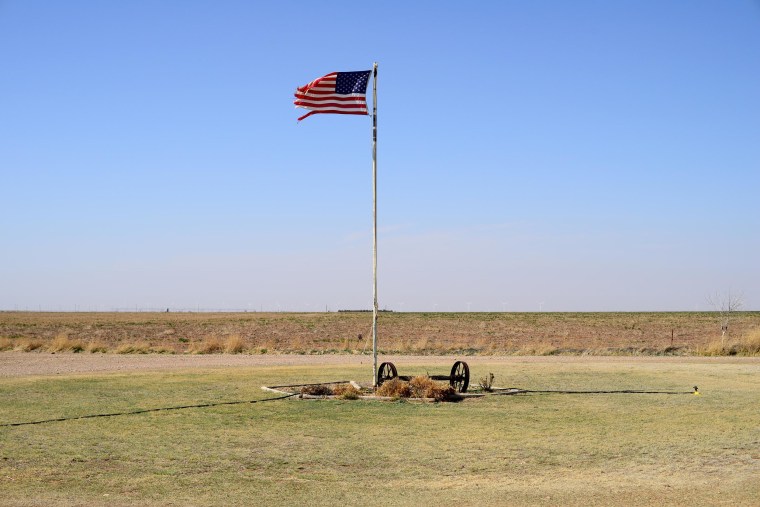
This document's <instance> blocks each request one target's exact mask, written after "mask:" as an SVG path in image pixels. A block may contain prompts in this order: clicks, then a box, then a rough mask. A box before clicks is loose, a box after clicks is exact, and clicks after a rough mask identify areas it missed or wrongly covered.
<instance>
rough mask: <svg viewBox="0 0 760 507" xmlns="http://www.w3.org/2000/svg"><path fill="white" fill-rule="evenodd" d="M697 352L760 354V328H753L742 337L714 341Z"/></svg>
mask: <svg viewBox="0 0 760 507" xmlns="http://www.w3.org/2000/svg"><path fill="white" fill-rule="evenodd" d="M697 354H699V355H702V356H757V355H760V329H753V330H751V331H749V332H748V333H747V334H745V335H744V336H743V337H742V338H741V339H739V340H737V341H734V342H731V343H723V341H719V340H716V341H713V342H710V343H709V344H707V345H706V346H705V347H700V348H698V349H697Z"/></svg>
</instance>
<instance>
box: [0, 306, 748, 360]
mask: <svg viewBox="0 0 760 507" xmlns="http://www.w3.org/2000/svg"><path fill="white" fill-rule="evenodd" d="M371 327H372V316H371V314H370V313H366V312H365V313H361V312H339V313H336V312H333V313H255V312H249V313H174V312H172V313H80V312H70V313H45V312H41V313H38V312H0V350H24V351H30V350H45V351H47V352H58V351H64V350H70V349H72V348H79V349H83V350H86V351H94V352H106V351H107V352H126V353H134V352H145V353H167V352H169V353H174V354H186V353H200V354H203V353H213V352H220V351H222V350H227V349H228V348H233V345H234V346H235V347H236V348H237V349H238V350H237V351H238V352H246V353H251V354H266V355H269V354H309V355H320V354H334V353H345V354H349V355H358V354H359V353H366V352H368V351H371V350H372V340H371V336H372V329H371ZM378 327H379V334H380V336H381V337H382V339H381V340H380V343H379V346H380V352H381V353H385V354H388V355H392V354H410V355H411V354H420V355H438V354H449V355H451V354H463V355H479V354H488V355H496V356H499V355H518V356H524V355H550V354H575V355H580V354H584V353H589V354H594V355H693V354H698V353H699V350H700V349H702V348H706V347H709V346H710V344H712V343H714V342H716V341H717V342H718V343H720V342H721V335H720V329H721V328H720V323H719V320H718V318H717V315H716V314H714V313H699V312H692V313H689V312H680V313H678V312H676V313H667V312H660V313H619V312H618V313H614V312H613V313H548V312H535V313H474V312H473V313H395V312H390V313H382V314H381V315H380V318H379V324H378ZM758 332H760V312H741V313H739V314H737V316H736V317H733V318H732V320H731V337H732V338H733V339H742V338H743V337H744V336H745V335H746V334H747V333H758ZM127 349H135V350H131V351H130V350H127ZM155 360H156V361H161V359H155ZM183 360H186V359H183Z"/></svg>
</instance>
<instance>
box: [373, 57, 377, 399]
mask: <svg viewBox="0 0 760 507" xmlns="http://www.w3.org/2000/svg"><path fill="white" fill-rule="evenodd" d="M372 75H373V80H372V296H373V297H372V299H373V304H372V356H373V361H372V386H373V387H377V62H375V63H374V65H373V66H372Z"/></svg>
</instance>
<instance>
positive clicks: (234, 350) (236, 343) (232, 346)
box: [224, 334, 245, 354]
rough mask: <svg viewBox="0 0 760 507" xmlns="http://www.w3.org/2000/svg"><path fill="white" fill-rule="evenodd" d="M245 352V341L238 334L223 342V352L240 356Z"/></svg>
mask: <svg viewBox="0 0 760 507" xmlns="http://www.w3.org/2000/svg"><path fill="white" fill-rule="evenodd" d="M243 350H245V340H244V339H243V337H242V336H240V335H239V334H231V335H229V336H228V337H227V340H226V341H225V342H224V351H225V352H226V353H228V354H240V353H241V352H243Z"/></svg>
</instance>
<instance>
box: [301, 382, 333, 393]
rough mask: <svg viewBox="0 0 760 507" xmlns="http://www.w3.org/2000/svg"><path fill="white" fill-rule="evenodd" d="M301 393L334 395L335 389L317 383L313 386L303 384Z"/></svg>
mask: <svg viewBox="0 0 760 507" xmlns="http://www.w3.org/2000/svg"><path fill="white" fill-rule="evenodd" d="M301 394H308V395H310V396H332V394H333V390H332V389H330V387H329V386H326V385H322V384H317V385H313V386H303V387H302V388H301Z"/></svg>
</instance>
